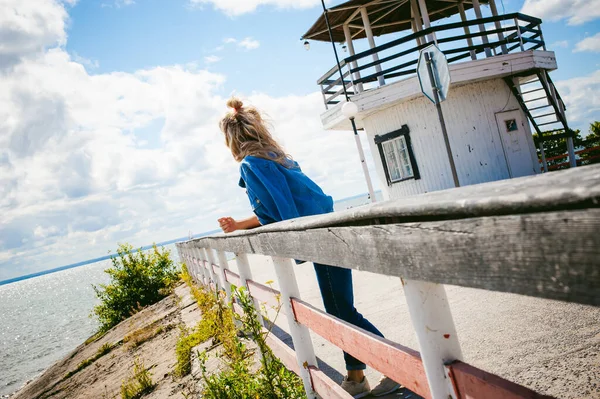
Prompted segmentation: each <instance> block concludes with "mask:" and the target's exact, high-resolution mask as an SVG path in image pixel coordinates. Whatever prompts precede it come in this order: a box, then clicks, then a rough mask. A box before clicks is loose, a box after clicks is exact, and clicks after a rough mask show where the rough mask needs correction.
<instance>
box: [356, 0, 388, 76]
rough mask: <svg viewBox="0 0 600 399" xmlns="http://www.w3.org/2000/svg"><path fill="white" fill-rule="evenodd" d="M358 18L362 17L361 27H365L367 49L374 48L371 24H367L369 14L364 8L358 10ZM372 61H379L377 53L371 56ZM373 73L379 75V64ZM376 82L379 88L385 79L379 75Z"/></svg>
mask: <svg viewBox="0 0 600 399" xmlns="http://www.w3.org/2000/svg"><path fill="white" fill-rule="evenodd" d="M360 16H361V17H362V20H363V25H364V26H365V34H366V35H367V40H369V47H370V48H375V39H373V31H372V30H371V22H369V14H368V13H367V9H366V8H365V7H362V8H361V9H360ZM373 61H374V62H377V61H379V55H377V53H375V54H373ZM375 71H376V72H377V73H380V72H381V65H379V64H377V65H375ZM377 81H378V82H379V86H383V85H385V79H384V78H383V75H379V76H378V77H377Z"/></svg>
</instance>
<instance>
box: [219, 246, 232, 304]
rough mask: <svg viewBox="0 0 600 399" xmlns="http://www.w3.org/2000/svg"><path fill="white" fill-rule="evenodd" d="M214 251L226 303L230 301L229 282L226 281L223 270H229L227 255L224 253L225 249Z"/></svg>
mask: <svg viewBox="0 0 600 399" xmlns="http://www.w3.org/2000/svg"><path fill="white" fill-rule="evenodd" d="M216 252H217V259H218V263H219V274H220V275H221V282H222V283H223V289H224V290H225V296H226V298H227V303H229V302H230V301H231V284H230V283H229V282H228V281H227V277H226V276H225V270H229V263H228V262H227V255H225V251H218V250H217V251H216Z"/></svg>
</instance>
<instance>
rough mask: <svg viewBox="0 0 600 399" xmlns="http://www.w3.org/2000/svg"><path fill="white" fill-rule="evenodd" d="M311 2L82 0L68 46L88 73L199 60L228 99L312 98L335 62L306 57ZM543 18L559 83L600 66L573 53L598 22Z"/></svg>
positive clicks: (326, 54) (323, 52)
mask: <svg viewBox="0 0 600 399" xmlns="http://www.w3.org/2000/svg"><path fill="white" fill-rule="evenodd" d="M314 3H315V5H314V6H313V7H307V8H305V9H294V8H284V9H281V8H277V7H273V6H259V7H258V8H257V10H256V11H254V12H250V13H245V14H242V15H238V16H230V15H227V14H225V13H223V12H222V11H219V10H216V9H214V8H213V7H212V6H211V5H210V4H205V5H203V6H201V7H199V6H195V7H194V6H190V3H189V1H187V0H171V1H169V2H168V5H166V4H167V3H166V2H165V1H164V0H137V1H136V2H135V3H133V4H131V5H128V6H120V7H116V6H110V7H109V6H107V5H114V4H115V3H113V2H109V1H103V2H102V1H99V2H97V1H85V0H83V1H80V2H78V3H77V4H76V5H75V6H74V7H72V8H70V9H69V15H70V17H71V21H70V23H69V28H68V34H69V39H68V43H67V46H66V49H67V51H69V52H70V53H72V54H78V55H79V56H82V57H84V58H87V59H90V60H93V61H97V62H98V67H97V68H91V69H90V73H107V72H113V71H123V72H134V71H136V70H138V69H143V68H149V67H153V66H157V65H172V64H186V63H189V62H197V63H199V65H200V66H201V67H207V68H208V69H209V70H214V71H218V72H219V73H223V74H225V75H226V76H227V82H226V83H225V85H224V86H223V92H224V93H225V94H228V93H230V92H234V91H239V92H244V93H248V92H252V91H261V92H265V93H268V94H271V95H285V94H301V95H302V94H308V93H311V92H313V91H314V90H315V88H316V87H317V86H316V84H315V82H316V80H317V78H318V77H319V76H321V74H322V73H323V72H325V71H326V70H327V69H328V68H329V67H331V66H333V65H334V63H333V53H332V51H331V47H330V45H329V44H328V43H323V42H318V43H313V44H312V47H311V50H310V51H309V52H306V50H304V48H303V46H302V42H301V41H300V40H299V38H300V36H301V35H302V34H303V33H304V32H305V31H306V30H307V29H308V28H309V27H310V26H311V25H312V23H313V22H314V21H315V20H316V19H317V17H318V16H319V12H320V5H319V4H318V2H316V1H315V2H314ZM339 3H341V1H335V2H329V5H335V4H339ZM503 3H504V4H501V3H500V2H499V8H500V10H502V7H503V6H504V9H505V10H506V13H511V12H518V11H520V10H521V9H522V8H523V1H514V0H513V1H510V0H507V1H504V2H503ZM592 4H593V3H591V2H590V6H591V5H592ZM484 12H487V13H489V9H488V8H487V7H485V8H484ZM544 20H545V22H544V24H543V32H544V38H545V40H546V42H547V43H548V47H549V49H550V50H552V51H554V52H555V53H556V55H557V59H558V63H559V69H558V70H557V71H554V72H553V73H552V76H553V77H554V79H555V80H564V79H568V78H572V77H576V76H583V75H587V74H590V73H592V72H594V71H595V70H597V69H598V67H599V65H600V59H599V58H600V57H599V56H598V53H597V52H590V51H586V52H574V49H575V46H576V44H577V43H578V42H581V41H582V40H583V39H585V38H586V37H589V36H593V35H594V34H596V33H598V32H599V31H600V26H599V22H598V20H591V21H587V22H585V23H581V24H577V25H574V24H569V21H568V20H566V19H559V20H554V18H552V17H551V16H548V17H547V18H544ZM447 21H448V20H441V21H437V22H436V23H435V24H441V23H446V22H447ZM245 37H251V38H252V39H254V40H256V41H258V42H259V43H260V46H259V47H258V48H257V49H255V50H251V51H248V50H245V49H243V48H239V47H237V46H235V45H231V44H229V45H226V44H225V45H224V43H223V40H225V39H227V38H245ZM378 40H381V41H383V40H384V38H379V39H378ZM363 42H364V40H363ZM363 44H364V43H363ZM220 47H224V48H223V49H220ZM342 54H343V53H342ZM209 56H217V57H220V58H221V59H220V61H218V62H215V63H214V64H209V65H207V64H206V63H205V62H204V58H205V57H209Z"/></svg>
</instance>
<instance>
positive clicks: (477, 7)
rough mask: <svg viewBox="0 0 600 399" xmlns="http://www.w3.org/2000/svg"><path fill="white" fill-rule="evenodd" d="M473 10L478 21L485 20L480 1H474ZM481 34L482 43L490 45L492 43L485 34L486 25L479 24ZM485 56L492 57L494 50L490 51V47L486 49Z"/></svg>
mask: <svg viewBox="0 0 600 399" xmlns="http://www.w3.org/2000/svg"><path fill="white" fill-rule="evenodd" d="M473 10H474V11H475V16H476V17H477V19H481V18H483V15H482V14H481V5H480V4H479V0H473ZM479 32H481V33H482V35H481V41H482V42H483V44H488V43H489V42H490V41H489V40H488V37H487V35H486V34H485V25H484V24H479ZM485 56H486V57H491V56H492V50H490V48H489V47H486V48H485Z"/></svg>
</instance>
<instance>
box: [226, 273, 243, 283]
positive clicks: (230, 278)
mask: <svg viewBox="0 0 600 399" xmlns="http://www.w3.org/2000/svg"><path fill="white" fill-rule="evenodd" d="M225 280H227V282H228V283H229V284H233V285H235V286H236V287H239V286H241V285H242V280H241V279H240V276H239V275H238V274H235V273H234V272H232V271H231V270H229V269H225Z"/></svg>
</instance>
